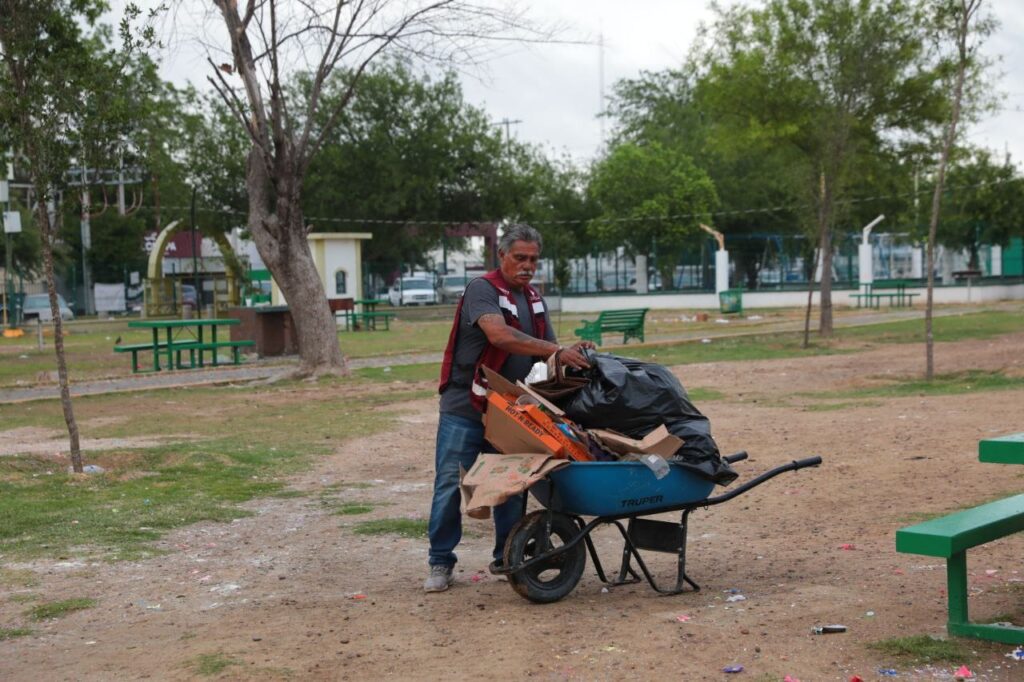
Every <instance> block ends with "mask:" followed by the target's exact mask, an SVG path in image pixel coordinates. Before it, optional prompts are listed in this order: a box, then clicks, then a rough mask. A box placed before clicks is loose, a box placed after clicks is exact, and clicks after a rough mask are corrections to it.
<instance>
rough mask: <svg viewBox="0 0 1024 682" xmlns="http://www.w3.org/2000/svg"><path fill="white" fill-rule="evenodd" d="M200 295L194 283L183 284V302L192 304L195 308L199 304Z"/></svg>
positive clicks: (183, 303)
mask: <svg viewBox="0 0 1024 682" xmlns="http://www.w3.org/2000/svg"><path fill="white" fill-rule="evenodd" d="M198 302H199V296H198V295H197V294H196V288H195V286H194V285H192V284H182V285H181V304H182V305H190V306H192V309H193V310H195V309H196V308H197V307H198V306H197V305H196V304H197V303H198Z"/></svg>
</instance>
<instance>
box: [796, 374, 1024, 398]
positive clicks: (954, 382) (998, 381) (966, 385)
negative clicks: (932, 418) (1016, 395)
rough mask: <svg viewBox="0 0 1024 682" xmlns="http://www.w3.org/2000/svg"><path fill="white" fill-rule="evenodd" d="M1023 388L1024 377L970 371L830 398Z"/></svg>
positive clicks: (832, 393)
mask: <svg viewBox="0 0 1024 682" xmlns="http://www.w3.org/2000/svg"><path fill="white" fill-rule="evenodd" d="M1020 388H1024V377H1010V376H1006V375H1005V374H1003V373H1001V372H992V371H986V370H980V369H972V370H967V371H966V372H955V373H952V374H940V375H937V376H936V377H935V378H934V379H933V380H932V381H925V380H923V379H902V380H897V381H894V382H893V383H891V384H888V385H885V386H877V387H872V388H858V389H853V390H850V391H842V392H831V393H829V394H828V395H830V396H841V397H852V398H903V397H906V396H932V395H959V394H964V393H984V392H988V391H1009V390H1015V389H1020ZM812 395H814V394H812ZM818 395H820V394H818Z"/></svg>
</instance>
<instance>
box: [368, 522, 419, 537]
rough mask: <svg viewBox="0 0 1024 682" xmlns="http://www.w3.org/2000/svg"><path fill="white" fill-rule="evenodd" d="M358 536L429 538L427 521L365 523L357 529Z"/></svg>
mask: <svg viewBox="0 0 1024 682" xmlns="http://www.w3.org/2000/svg"><path fill="white" fill-rule="evenodd" d="M355 532H356V534H357V535H401V536H402V537H404V538H425V537H427V521H426V520H425V519H378V520H376V521H363V522H362V523H359V524H357V525H356V527H355Z"/></svg>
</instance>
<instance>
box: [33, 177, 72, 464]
mask: <svg viewBox="0 0 1024 682" xmlns="http://www.w3.org/2000/svg"><path fill="white" fill-rule="evenodd" d="M34 184H35V186H36V188H37V189H40V188H42V187H43V185H42V184H41V181H40V180H39V179H38V178H35V179H34ZM39 194H40V198H39V200H38V202H36V216H37V218H38V220H39V232H40V234H41V236H42V242H43V275H44V277H45V278H46V293H47V294H49V297H50V314H51V315H53V350H54V352H55V353H56V355H57V379H58V381H59V382H60V404H61V407H62V408H63V409H64V423H65V424H67V427H68V438H69V444H70V452H71V468H72V470H73V471H74V472H75V473H76V474H80V473H82V448H81V446H80V444H79V439H78V422H77V421H75V411H74V408H73V407H72V405H71V387H70V384H69V383H68V365H67V361H66V360H65V358H64V321H63V320H62V319H61V317H60V305H59V304H58V303H57V282H56V279H55V277H54V273H53V241H54V240H53V232H54V230H53V226H52V225H51V224H50V214H49V211H47V210H46V201H45V199H44V198H43V197H42V195H43V192H39Z"/></svg>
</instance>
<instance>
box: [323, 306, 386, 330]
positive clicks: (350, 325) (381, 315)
mask: <svg viewBox="0 0 1024 682" xmlns="http://www.w3.org/2000/svg"><path fill="white" fill-rule="evenodd" d="M337 314H338V315H340V316H341V319H342V320H343V321H344V326H345V331H349V330H353V331H354V330H356V329H367V330H376V329H377V323H378V322H383V323H384V331H388V330H390V329H391V320H392V319H393V318H395V317H397V316H398V313H389V312H386V311H373V312H365V313H360V312H357V311H355V310H339V311H338V313H337Z"/></svg>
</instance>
